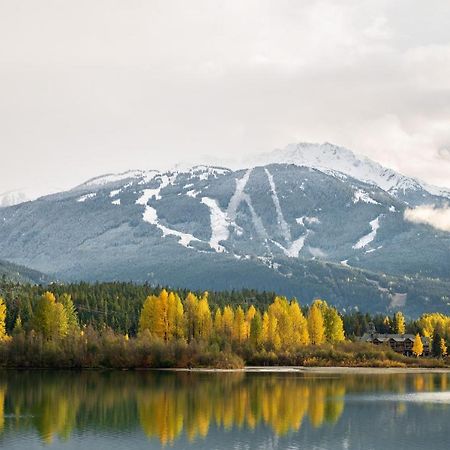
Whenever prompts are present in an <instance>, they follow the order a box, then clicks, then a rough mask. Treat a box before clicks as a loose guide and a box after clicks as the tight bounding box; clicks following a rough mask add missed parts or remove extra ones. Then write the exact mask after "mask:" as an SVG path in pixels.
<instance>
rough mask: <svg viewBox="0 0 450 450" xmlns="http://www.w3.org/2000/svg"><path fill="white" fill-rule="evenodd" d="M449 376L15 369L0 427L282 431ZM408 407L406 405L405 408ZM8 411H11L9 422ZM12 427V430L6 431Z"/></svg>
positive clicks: (49, 437) (442, 384)
mask: <svg viewBox="0 0 450 450" xmlns="http://www.w3.org/2000/svg"><path fill="white" fill-rule="evenodd" d="M447 383H448V375H447V374H417V375H405V374H400V375H399V374H394V375H378V376H370V375H367V376H366V375H345V376H338V377H322V378H320V377H318V376H316V375H300V374H245V373H242V372H240V373H221V374H199V373H184V372H181V373H160V372H78V373H77V372H51V371H48V372H45V371H43V372H30V373H27V372H25V373H24V372H7V373H3V374H1V373H0V432H1V431H2V430H3V432H7V431H8V429H13V430H14V429H17V430H22V429H24V428H27V429H34V430H36V431H37V432H38V433H39V435H40V436H41V439H42V441H43V442H45V443H51V442H52V441H53V440H55V438H56V437H58V438H59V439H67V438H69V437H70V435H71V433H72V431H73V430H74V429H78V430H81V431H83V430H85V429H87V428H89V429H94V430H98V429H114V430H134V429H136V428H137V427H141V429H142V430H143V431H144V433H145V434H146V435H147V436H148V437H149V438H156V439H158V440H159V441H160V442H161V443H162V444H168V443H171V442H173V441H174V440H176V439H177V438H178V437H180V436H181V435H182V434H183V433H184V434H185V435H186V436H187V438H188V439H189V440H194V439H196V438H201V437H205V436H207V434H208V433H209V431H210V430H211V428H213V427H217V428H220V429H223V430H229V429H232V428H244V427H245V428H250V429H254V428H256V427H257V426H261V425H264V426H268V427H270V428H271V429H272V430H273V432H274V433H275V434H277V435H284V434H286V433H289V432H292V431H297V430H299V429H300V428H301V427H302V424H303V423H304V422H305V421H308V422H309V423H310V424H311V426H313V427H320V426H322V425H323V424H325V423H329V424H334V423H336V422H337V421H338V420H339V418H340V417H341V415H342V413H343V410H344V397H345V394H346V393H347V392H349V393H352V392H360V391H364V392H383V391H384V392H394V393H402V392H405V391H412V392H421V391H433V390H445V389H446V388H447ZM405 408H406V405H399V406H398V410H397V413H398V414H403V413H404V412H405ZM4 413H6V414H8V417H11V419H10V420H8V422H6V424H5V422H4ZM5 430H6V431H5Z"/></svg>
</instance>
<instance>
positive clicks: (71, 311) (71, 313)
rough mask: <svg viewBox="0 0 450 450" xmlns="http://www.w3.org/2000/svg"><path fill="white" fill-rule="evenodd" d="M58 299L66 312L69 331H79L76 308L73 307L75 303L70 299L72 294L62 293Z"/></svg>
mask: <svg viewBox="0 0 450 450" xmlns="http://www.w3.org/2000/svg"><path fill="white" fill-rule="evenodd" d="M59 301H60V303H61V304H62V305H63V308H64V311H65V312H66V316H67V326H68V331H69V333H73V332H75V331H79V329H80V323H79V321H78V313H77V310H76V309H75V305H74V304H73V301H72V296H71V295H69V294H65V293H64V294H62V295H61V296H60V297H59Z"/></svg>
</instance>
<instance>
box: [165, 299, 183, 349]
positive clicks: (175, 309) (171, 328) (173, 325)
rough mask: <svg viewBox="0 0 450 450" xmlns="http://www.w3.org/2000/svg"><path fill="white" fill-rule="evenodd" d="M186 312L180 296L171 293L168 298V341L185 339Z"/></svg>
mask: <svg viewBox="0 0 450 450" xmlns="http://www.w3.org/2000/svg"><path fill="white" fill-rule="evenodd" d="M183 319H184V310H183V304H182V303H181V299H180V297H179V296H178V294H176V293H174V292H169V295H168V297H167V324H168V334H167V339H166V340H167V341H170V340H172V339H182V338H183V337H184V323H183V322H184V320H183Z"/></svg>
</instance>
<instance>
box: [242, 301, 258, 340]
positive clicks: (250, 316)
mask: <svg viewBox="0 0 450 450" xmlns="http://www.w3.org/2000/svg"><path fill="white" fill-rule="evenodd" d="M255 314H256V308H255V307H254V306H253V305H250V308H248V310H247V312H246V314H245V320H246V322H247V339H248V338H249V337H250V330H251V327H252V320H253V318H254V317H255Z"/></svg>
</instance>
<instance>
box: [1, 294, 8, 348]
mask: <svg viewBox="0 0 450 450" xmlns="http://www.w3.org/2000/svg"><path fill="white" fill-rule="evenodd" d="M6 338H7V334H6V304H5V301H4V300H3V298H2V297H0V341H4V340H5V339H6Z"/></svg>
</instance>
